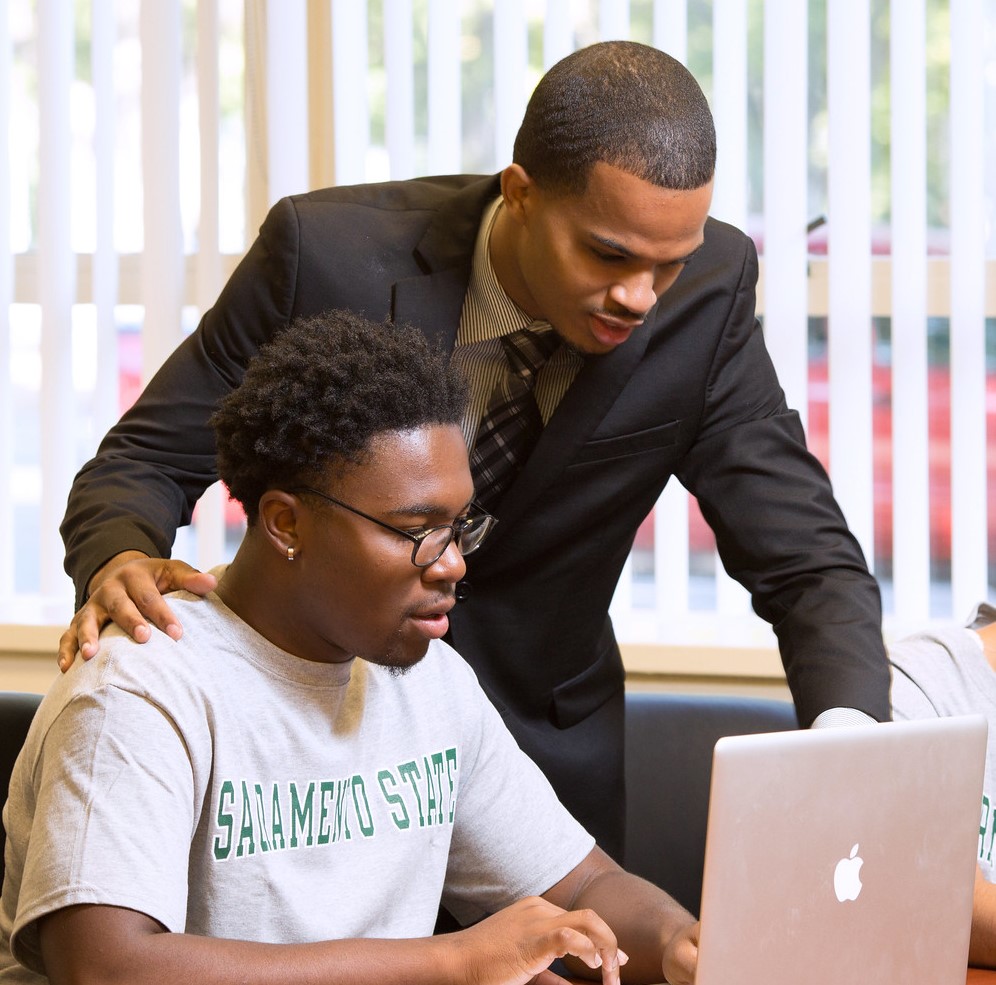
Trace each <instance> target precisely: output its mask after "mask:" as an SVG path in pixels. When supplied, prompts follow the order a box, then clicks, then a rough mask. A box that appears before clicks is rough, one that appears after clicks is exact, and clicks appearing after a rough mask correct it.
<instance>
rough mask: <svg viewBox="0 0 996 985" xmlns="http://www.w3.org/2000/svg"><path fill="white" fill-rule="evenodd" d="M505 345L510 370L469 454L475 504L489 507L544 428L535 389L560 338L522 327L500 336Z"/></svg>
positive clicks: (548, 330)
mask: <svg viewBox="0 0 996 985" xmlns="http://www.w3.org/2000/svg"><path fill="white" fill-rule="evenodd" d="M501 344H502V348H503V349H504V350H505V358H506V359H507V360H508V366H507V368H506V371H505V374H504V375H503V376H502V378H501V379H500V380H499V381H498V383H497V384H496V386H495V388H494V391H493V392H492V394H491V399H490V400H489V401H488V409H487V410H486V411H485V414H484V417H483V418H482V419H481V426H480V428H479V429H478V431H477V440H476V441H475V442H474V451H473V452H472V454H471V456H470V470H471V473H472V474H473V477H474V487H475V488H476V490H477V500H478V502H479V503H481V505H482V506H484V507H485V508H488V507H489V506H490V505H492V504H494V503H495V502H497V501H498V500H499V499H500V498H501V495H502V493H503V492H504V491H505V490H506V489H507V488H508V487H509V486H510V485H511V484H512V480H513V479H514V478H515V477H516V475H518V473H519V470H520V469H521V468H522V466H523V465H524V464H525V461H526V459H527V458H528V457H529V453H530V452H531V451H532V449H533V445H535V444H536V441H537V440H538V439H539V436H540V432H541V431H542V430H543V418H542V416H541V415H540V411H539V407H538V406H537V405H536V398H535V397H534V396H533V386H534V385H535V383H536V374H537V373H538V372H539V371H540V369H541V368H542V367H543V364H544V363H545V362H546V361H547V359H549V358H550V356H551V355H553V352H554V350H556V348H557V347H558V346H559V345H560V337H559V336H558V335H557V334H556V332H554V330H553V329H552V328H549V327H545V328H541V329H535V328H523V329H520V330H519V331H518V332H513V333H512V334H511V335H504V336H502V338H501Z"/></svg>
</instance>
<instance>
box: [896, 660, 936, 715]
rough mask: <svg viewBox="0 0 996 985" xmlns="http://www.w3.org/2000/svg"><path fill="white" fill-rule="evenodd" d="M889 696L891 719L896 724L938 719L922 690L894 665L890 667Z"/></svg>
mask: <svg viewBox="0 0 996 985" xmlns="http://www.w3.org/2000/svg"><path fill="white" fill-rule="evenodd" d="M890 695H891V697H892V717H893V718H894V719H895V720H896V721H897V722H902V721H912V720H915V719H917V718H938V717H939V716H938V714H937V709H936V708H935V707H934V706H933V705H932V704H931V703H930V699H929V698H928V697H927V695H926V694H925V693H924V691H923V688H922V687H921V686H920V685H919V684H918V683H917V681H915V680H914V679H913V678H912V677H910V676H909V674H907V672H906V671H905V670H903V669H901V668H899V667H897V666H895V665H893V667H892V687H891V689H890Z"/></svg>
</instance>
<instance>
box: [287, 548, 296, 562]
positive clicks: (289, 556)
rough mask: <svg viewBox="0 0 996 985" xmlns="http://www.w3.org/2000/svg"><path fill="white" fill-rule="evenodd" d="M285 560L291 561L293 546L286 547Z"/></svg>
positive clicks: (292, 558)
mask: <svg viewBox="0 0 996 985" xmlns="http://www.w3.org/2000/svg"><path fill="white" fill-rule="evenodd" d="M287 560H288V561H293V560H294V548H293V547H288V548H287Z"/></svg>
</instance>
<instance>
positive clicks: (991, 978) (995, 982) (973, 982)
mask: <svg viewBox="0 0 996 985" xmlns="http://www.w3.org/2000/svg"><path fill="white" fill-rule="evenodd" d="M570 981H571V982H572V983H574V985H591V982H586V981H584V979H582V978H572V979H570ZM965 985H996V971H985V970H983V969H982V968H969V969H968V978H967V979H966V980H965Z"/></svg>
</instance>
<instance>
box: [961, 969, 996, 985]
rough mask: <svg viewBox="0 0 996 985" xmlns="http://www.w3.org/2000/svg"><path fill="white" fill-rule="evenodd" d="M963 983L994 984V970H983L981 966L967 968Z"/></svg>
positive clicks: (995, 984)
mask: <svg viewBox="0 0 996 985" xmlns="http://www.w3.org/2000/svg"><path fill="white" fill-rule="evenodd" d="M965 985H996V971H984V970H983V969H982V968H969V969H968V979H967V980H966V982H965Z"/></svg>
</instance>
